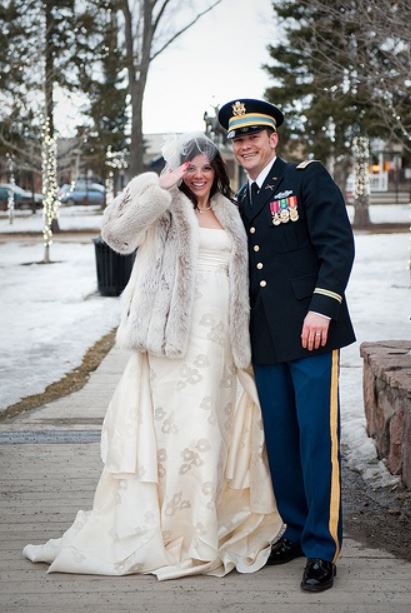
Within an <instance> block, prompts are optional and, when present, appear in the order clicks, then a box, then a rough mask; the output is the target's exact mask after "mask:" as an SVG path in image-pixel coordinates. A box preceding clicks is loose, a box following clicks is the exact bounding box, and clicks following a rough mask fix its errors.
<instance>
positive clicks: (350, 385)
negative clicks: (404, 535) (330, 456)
mask: <svg viewBox="0 0 411 613" xmlns="http://www.w3.org/2000/svg"><path fill="white" fill-rule="evenodd" d="M409 254H410V237H409V235H408V234H369V235H357V236H356V260H355V264H354V268H353V273H352V276H351V279H350V283H349V287H348V290H347V300H348V305H349V308H350V312H351V316H352V320H353V323H354V327H355V331H356V335H357V339H358V340H357V342H356V343H355V344H354V345H351V346H350V347H347V348H345V349H343V350H342V352H341V380H340V382H341V408H342V412H341V414H342V440H343V443H344V446H345V448H344V453H345V456H346V457H347V459H348V463H349V466H350V467H351V468H353V469H355V470H358V471H359V472H360V473H361V474H362V475H363V477H364V478H367V479H370V480H371V482H372V483H373V485H374V486H375V487H380V486H383V485H389V484H391V483H396V482H397V481H398V478H397V477H393V476H392V475H391V474H390V473H389V472H388V471H387V470H386V468H385V466H384V464H383V462H380V461H378V459H377V455H376V451H375V446H374V442H373V441H372V439H369V438H368V437H367V434H366V422H365V416H364V409H363V392H362V358H361V357H360V353H359V346H360V343H362V342H364V341H381V340H393V339H397V340H401V339H409V338H410V337H411V328H410V271H409V269H408V266H407V264H408V259H409Z"/></svg>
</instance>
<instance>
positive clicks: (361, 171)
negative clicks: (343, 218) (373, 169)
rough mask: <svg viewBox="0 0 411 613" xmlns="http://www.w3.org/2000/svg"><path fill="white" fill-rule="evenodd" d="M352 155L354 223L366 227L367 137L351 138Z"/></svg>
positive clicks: (368, 148) (367, 188) (367, 209)
mask: <svg viewBox="0 0 411 613" xmlns="http://www.w3.org/2000/svg"><path fill="white" fill-rule="evenodd" d="M353 156H354V199H355V202H354V225H355V226H357V227H366V226H368V225H369V223H370V217H369V197H370V170H369V160H370V146H369V140H368V138H366V137H364V136H356V137H355V138H354V139H353Z"/></svg>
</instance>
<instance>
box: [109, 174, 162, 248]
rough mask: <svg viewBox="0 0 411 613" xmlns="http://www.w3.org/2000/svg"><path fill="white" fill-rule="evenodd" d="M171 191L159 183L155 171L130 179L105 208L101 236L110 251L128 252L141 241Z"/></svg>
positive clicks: (160, 213) (159, 213) (158, 215)
mask: <svg viewBox="0 0 411 613" xmlns="http://www.w3.org/2000/svg"><path fill="white" fill-rule="evenodd" d="M171 199H172V196H171V193H170V191H168V190H165V189H162V188H161V187H160V185H159V179H158V175H157V174H156V173H155V172H145V173H143V174H141V175H138V176H137V177H135V178H134V179H132V180H131V181H130V183H129V184H128V185H127V186H126V188H125V190H124V191H123V192H122V193H121V194H119V195H118V196H117V197H116V198H115V199H114V200H113V201H112V202H111V204H110V205H109V206H108V207H107V208H106V210H105V212H104V216H103V226H102V230H101V236H102V237H103V239H104V241H105V242H106V243H107V244H108V245H110V247H111V248H112V249H114V251H117V252H118V253H122V254H127V253H132V252H133V251H135V249H136V248H137V247H138V246H139V245H141V244H142V242H143V241H144V237H145V234H146V231H147V229H148V228H149V227H150V225H151V224H153V223H154V222H155V221H156V220H157V219H158V218H159V217H160V216H161V215H162V214H163V213H164V212H165V211H166V210H167V208H168V207H169V206H170V203H171Z"/></svg>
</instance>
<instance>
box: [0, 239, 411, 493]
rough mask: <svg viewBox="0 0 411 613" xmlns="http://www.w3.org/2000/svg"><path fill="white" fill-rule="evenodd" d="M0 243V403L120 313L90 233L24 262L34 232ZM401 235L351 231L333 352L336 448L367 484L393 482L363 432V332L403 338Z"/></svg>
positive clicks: (68, 364)
mask: <svg viewBox="0 0 411 613" xmlns="http://www.w3.org/2000/svg"><path fill="white" fill-rule="evenodd" d="M33 242H34V241H33V240H30V239H28V240H27V241H24V242H11V243H8V244H2V245H0V262H1V263H0V284H1V293H2V299H1V306H0V326H1V339H2V352H1V354H0V356H1V357H0V371H1V384H2V385H1V393H0V394H1V396H0V410H1V408H3V409H4V408H5V407H6V406H8V405H9V404H12V403H14V402H16V401H18V400H19V399H21V398H24V397H25V396H28V395H29V394H33V393H38V392H41V391H43V390H44V388H45V387H46V386H47V385H48V384H50V383H52V382H54V381H57V380H58V379H60V378H61V377H62V376H63V375H64V374H65V373H67V372H69V371H70V370H72V369H73V368H74V367H76V366H78V365H79V364H80V363H81V360H82V357H83V355H84V353H85V351H86V350H87V349H88V348H89V347H90V346H91V345H93V343H95V342H96V341H97V340H98V339H99V338H100V337H101V336H103V335H104V334H105V333H106V332H108V331H109V330H110V329H111V328H113V327H114V326H115V325H117V323H118V319H119V311H120V305H119V300H118V299H117V298H103V297H100V296H99V295H98V294H97V293H96V272H95V261H94V247H93V245H92V243H91V242H90V243H89V244H80V243H72V244H70V243H56V244H54V245H53V246H52V251H51V253H52V258H53V260H58V261H59V263H55V264H51V265H36V264H32V265H28V266H23V265H22V264H23V263H24V262H29V261H33V260H34V261H38V260H40V259H41V257H42V245H41V241H38V243H37V245H33V244H30V243H33ZM409 248H410V243H409V235H408V234H407V233H404V234H364V235H357V237H356V249H357V256H356V262H355V265H354V270H353V274H352V277H351V280H350V284H349V287H348V291H347V299H348V304H349V307H350V310H351V315H352V319H353V322H354V326H355V329H356V334H357V338H358V341H357V343H355V344H354V345H352V346H350V347H347V348H345V349H343V350H342V352H341V407H342V412H341V413H342V440H343V444H344V453H345V456H346V457H347V459H348V462H349V465H350V467H351V468H353V469H355V470H358V471H359V472H360V473H361V474H362V475H363V476H364V478H366V479H369V480H370V481H371V483H372V484H373V486H375V487H378V486H382V485H387V484H391V483H394V482H397V478H396V477H392V476H391V475H390V474H389V473H388V471H387V470H386V468H385V466H384V464H383V462H380V461H378V459H377V456H376V452H375V447H374V443H373V441H372V440H371V439H369V438H368V437H367V435H366V430H365V416H364V409H363V398H362V359H361V358H360V354H359V345H360V343H361V342H363V341H374V340H388V339H406V338H410V336H411V330H410V321H409V316H410V310H409V279H410V273H409V270H408V267H407V263H408V258H409Z"/></svg>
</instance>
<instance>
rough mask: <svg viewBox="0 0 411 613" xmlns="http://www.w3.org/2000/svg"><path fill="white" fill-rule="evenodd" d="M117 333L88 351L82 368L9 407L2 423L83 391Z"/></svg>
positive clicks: (104, 338)
mask: <svg viewBox="0 0 411 613" xmlns="http://www.w3.org/2000/svg"><path fill="white" fill-rule="evenodd" d="M115 332H116V331H115V329H114V330H112V331H111V332H109V333H108V334H106V335H105V336H103V338H101V339H100V340H99V341H97V342H96V343H95V344H94V345H93V346H92V347H90V349H88V350H87V352H86V354H85V355H84V358H83V361H82V363H81V364H80V366H78V367H77V368H74V370H72V371H70V372H69V373H67V374H66V375H64V377H62V378H61V379H60V380H59V381H56V382H55V383H51V384H50V385H48V386H47V387H46V389H45V390H44V392H42V393H41V394H32V395H31V396H27V397H26V398H23V400H19V402H16V403H15V404H12V405H10V406H8V407H7V408H6V409H5V411H3V412H2V414H1V415H0V422H4V421H7V420H9V419H11V418H13V417H15V416H16V415H18V414H20V413H22V412H23V411H28V410H30V409H35V408H37V407H40V406H42V405H44V404H47V403H48V402H52V401H53V400H57V399H58V398H61V397H62V396H67V395H68V394H71V393H72V392H76V391H77V390H79V389H81V388H82V387H83V386H84V384H85V383H86V382H87V380H88V378H89V376H90V373H92V372H93V370H96V368H97V367H98V366H99V364H100V362H101V361H102V359H103V358H104V357H105V356H106V355H107V353H108V352H109V351H110V349H111V348H112V347H113V345H114V339H115Z"/></svg>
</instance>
